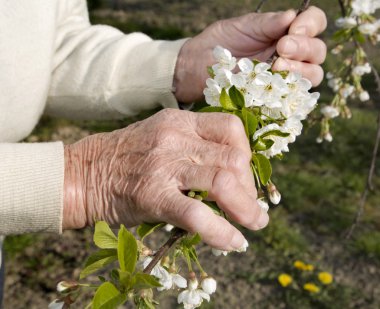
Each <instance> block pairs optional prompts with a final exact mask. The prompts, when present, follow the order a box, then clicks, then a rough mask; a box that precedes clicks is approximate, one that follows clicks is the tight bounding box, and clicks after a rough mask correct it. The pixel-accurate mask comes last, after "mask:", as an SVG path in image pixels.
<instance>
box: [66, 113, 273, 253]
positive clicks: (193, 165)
mask: <svg viewBox="0 0 380 309" xmlns="http://www.w3.org/2000/svg"><path fill="white" fill-rule="evenodd" d="M250 159H251V151H250V147H249V144H248V141H247V138H246V135H245V132H244V127H243V125H242V122H241V121H240V119H239V118H237V117H236V116H233V115H229V114H222V113H207V114H201V113H200V114H198V113H193V112H187V111H179V110H170V109H166V110H163V111H161V112H159V113H157V114H156V115H154V116H152V117H150V118H148V119H146V120H144V121H141V122H138V123H135V124H132V125H130V126H129V127H127V128H125V129H122V130H117V131H114V132H112V133H103V134H96V135H93V136H89V137H87V138H85V139H83V140H81V141H79V142H77V143H75V144H73V145H69V146H66V147H65V196H64V220H63V228H64V229H73V228H81V227H84V226H87V225H93V224H94V221H95V220H106V221H107V222H109V223H110V224H112V225H115V226H116V225H118V224H120V223H123V224H126V225H127V226H134V225H137V224H140V223H142V222H161V221H164V222H168V223H171V224H173V225H176V226H179V227H181V228H183V229H186V230H188V231H190V232H199V233H200V234H201V236H202V238H203V240H204V241H205V242H207V243H208V244H209V245H211V246H213V247H215V248H219V249H223V250H233V249H236V248H240V247H241V246H242V245H243V242H244V237H243V235H242V234H241V233H240V232H239V231H238V230H237V229H236V228H235V227H234V226H233V225H231V224H230V223H229V222H228V221H227V220H225V219H224V218H222V217H219V216H217V215H215V214H214V213H213V211H212V210H210V209H209V208H208V206H206V205H205V204H203V203H202V202H200V201H198V200H195V199H192V198H189V197H187V196H185V195H184V194H183V191H186V190H190V189H200V190H207V191H209V196H210V198H211V199H213V200H215V201H216V202H217V203H218V205H219V206H220V207H221V208H222V209H223V210H224V211H225V212H226V213H227V214H228V215H229V216H230V218H231V219H232V220H234V221H235V222H237V223H239V224H242V225H244V226H245V227H247V228H249V229H252V230H257V229H260V228H263V227H264V226H266V225H267V223H268V220H269V217H268V215H267V213H266V212H265V211H263V210H261V209H260V207H259V206H258V205H257V203H256V195H257V192H256V189H255V184H254V179H253V176H252V173H251V171H250Z"/></svg>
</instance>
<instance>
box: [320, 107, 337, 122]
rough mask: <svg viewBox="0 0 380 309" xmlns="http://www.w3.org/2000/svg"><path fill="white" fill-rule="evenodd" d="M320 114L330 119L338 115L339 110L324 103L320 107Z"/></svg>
mask: <svg viewBox="0 0 380 309" xmlns="http://www.w3.org/2000/svg"><path fill="white" fill-rule="evenodd" d="M321 114H322V115H323V116H325V118H328V119H332V118H335V117H338V116H339V111H338V109H337V108H336V107H333V106H330V105H326V106H323V107H322V108H321Z"/></svg>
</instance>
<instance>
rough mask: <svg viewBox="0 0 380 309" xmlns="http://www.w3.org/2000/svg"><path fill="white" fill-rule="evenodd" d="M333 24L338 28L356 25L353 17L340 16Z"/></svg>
mask: <svg viewBox="0 0 380 309" xmlns="http://www.w3.org/2000/svg"><path fill="white" fill-rule="evenodd" d="M335 25H336V26H337V27H338V28H344V29H350V28H353V27H355V26H356V25H357V22H356V19H355V18H354V17H341V18H338V19H337V20H336V21H335Z"/></svg>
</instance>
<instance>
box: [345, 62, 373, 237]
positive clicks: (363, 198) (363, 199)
mask: <svg viewBox="0 0 380 309" xmlns="http://www.w3.org/2000/svg"><path fill="white" fill-rule="evenodd" d="M367 60H368V59H367ZM370 65H371V68H372V72H373V75H374V77H375V80H376V84H377V92H378V94H379V96H380V76H379V72H378V71H377V69H376V68H375V66H374V65H373V64H372V63H371V64H370ZM379 143H380V111H379V113H378V116H377V133H376V140H375V145H374V147H373V151H372V159H371V165H370V167H369V171H368V177H367V183H366V186H365V188H364V191H363V193H362V195H361V197H360V201H359V206H358V210H357V212H356V215H355V218H354V221H353V222H352V225H351V227H350V229H349V230H348V232H347V233H346V235H345V239H347V240H348V239H350V238H351V237H352V234H353V233H354V231H355V228H356V227H357V225H358V223H359V221H360V219H361V217H362V215H363V212H364V206H365V204H366V202H367V196H368V193H369V191H372V190H373V183H372V180H373V176H374V174H375V168H376V159H377V154H378V151H379Z"/></svg>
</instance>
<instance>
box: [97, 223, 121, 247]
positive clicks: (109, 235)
mask: <svg viewBox="0 0 380 309" xmlns="http://www.w3.org/2000/svg"><path fill="white" fill-rule="evenodd" d="M94 243H95V245H97V246H98V247H99V248H101V249H116V248H117V238H116V236H115V234H114V233H113V232H112V230H111V228H110V227H109V225H108V224H107V222H105V221H98V222H96V223H95V232H94Z"/></svg>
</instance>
